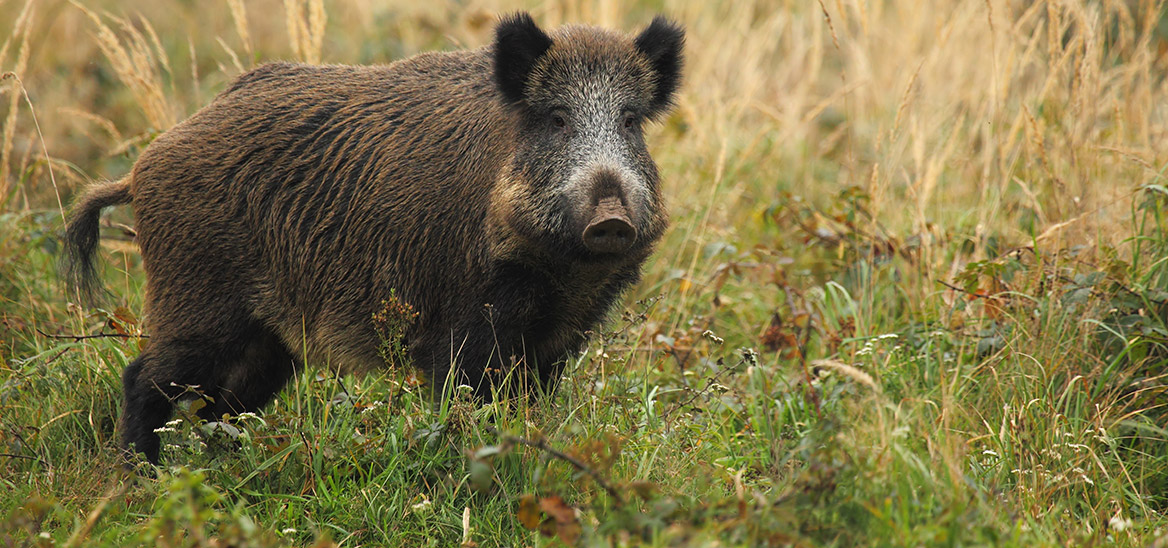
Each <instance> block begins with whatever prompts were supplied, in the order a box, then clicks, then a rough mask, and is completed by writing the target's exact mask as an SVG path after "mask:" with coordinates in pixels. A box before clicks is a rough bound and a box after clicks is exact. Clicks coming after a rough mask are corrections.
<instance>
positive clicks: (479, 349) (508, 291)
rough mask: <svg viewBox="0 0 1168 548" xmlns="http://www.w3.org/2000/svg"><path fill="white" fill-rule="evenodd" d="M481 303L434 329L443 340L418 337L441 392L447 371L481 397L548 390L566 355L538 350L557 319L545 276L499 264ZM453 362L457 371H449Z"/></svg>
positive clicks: (420, 353)
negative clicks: (497, 392) (551, 311)
mask: <svg viewBox="0 0 1168 548" xmlns="http://www.w3.org/2000/svg"><path fill="white" fill-rule="evenodd" d="M491 278H492V281H491V283H489V284H488V285H487V290H486V291H485V292H484V293H482V294H481V295H480V297H479V299H477V302H478V303H479V304H478V306H477V307H475V308H471V309H469V310H466V311H465V312H463V313H462V314H461V315H460V317H459V318H458V319H457V321H456V323H455V325H454V326H452V328H449V329H440V330H436V331H437V332H438V333H435V335H436V336H437V337H440V338H441V340H427V341H418V342H419V343H421V344H419V345H418V346H416V347H415V348H416V350H417V351H416V352H415V353H414V356H415V358H421V360H423V361H424V362H425V363H421V364H418V365H420V366H421V367H422V368H423V369H424V370H426V371H427V373H429V374H430V379H431V382H432V383H434V385H435V388H436V389H437V390H439V391H441V390H442V389H443V388H442V387H443V386H444V385H445V383H446V381H447V380H448V376H453V379H452V380H453V383H452V384H453V385H454V386H457V385H461V384H465V385H469V386H471V387H472V388H474V393H475V397H476V398H477V399H479V400H480V401H489V400H491V399H492V396H493V390H502V391H503V393H504V394H507V395H514V394H520V393H531V392H533V391H536V390H545V391H546V390H550V389H551V383H552V380H553V379H555V378H558V372H559V367H558V365H557V364H558V363H559V362H561V361H562V356H560V355H556V354H554V353H546V352H540V351H539V349H541V348H545V347H546V345H545V344H542V343H544V339H545V338H546V337H547V333H549V332H550V330H551V329H552V326H551V324H552V323H554V321H553V320H552V318H549V317H548V315H547V310H549V307H554V305H553V304H552V302H553V301H552V300H551V299H550V298H549V297H550V296H549V294H548V293H549V292H548V291H547V289H546V288H547V287H548V285H547V283H546V280H542V279H540V278H541V277H540V276H538V275H537V274H534V273H533V272H531V271H530V270H527V269H525V268H522V267H511V268H505V269H499V270H497V271H496V273H495V275H494V276H492V277H491ZM451 367H453V371H454V372H455V373H454V374H453V375H450V373H449V372H450V371H451Z"/></svg>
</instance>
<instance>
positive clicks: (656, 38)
mask: <svg viewBox="0 0 1168 548" xmlns="http://www.w3.org/2000/svg"><path fill="white" fill-rule="evenodd" d="M635 43H636V44H637V49H638V50H640V51H641V53H642V54H643V55H644V56H645V57H646V58H648V59H649V64H650V65H651V66H652V67H653V72H655V73H656V79H655V83H656V85H657V89H656V90H654V92H653V100H652V102H651V103H650V104H649V108H650V112H649V116H650V117H652V116H656V115H658V114H660V113H662V112H664V111H665V110H666V109H668V108H669V107H670V105H672V104H673V94H674V92H676V91H677V87H678V86H679V85H681V48H682V45H683V44H685V31H684V30H682V28H681V26H680V25H678V24H677V23H674V22H672V21H670V20H668V19H666V18H665V17H662V16H660V15H658V16H657V17H654V18H653V22H652V23H650V24H649V26H648V27H647V28H645V30H643V31H641V34H639V35H638V36H637V39H636V41H635Z"/></svg>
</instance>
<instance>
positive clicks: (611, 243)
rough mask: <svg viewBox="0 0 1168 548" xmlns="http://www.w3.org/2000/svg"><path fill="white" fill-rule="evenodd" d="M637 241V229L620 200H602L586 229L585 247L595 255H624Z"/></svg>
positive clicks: (612, 198) (610, 198)
mask: <svg viewBox="0 0 1168 548" xmlns="http://www.w3.org/2000/svg"><path fill="white" fill-rule="evenodd" d="M635 241H637V229H636V228H634V227H633V223H632V222H631V221H630V220H629V212H628V210H626V209H625V206H624V204H622V203H621V201H620V199H619V198H615V197H609V198H604V199H602V200H600V202H599V203H597V204H596V208H595V209H594V210H593V213H592V220H590V221H588V226H587V227H586V228H584V247H587V248H588V250H589V251H591V252H593V253H605V254H615V253H624V252H625V251H628V249H629V248H630V247H632V246H633V242H635Z"/></svg>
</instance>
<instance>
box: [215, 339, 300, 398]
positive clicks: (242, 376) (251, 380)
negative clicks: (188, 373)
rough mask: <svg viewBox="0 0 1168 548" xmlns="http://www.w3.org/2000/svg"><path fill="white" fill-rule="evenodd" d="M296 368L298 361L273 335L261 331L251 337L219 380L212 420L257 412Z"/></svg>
mask: <svg viewBox="0 0 1168 548" xmlns="http://www.w3.org/2000/svg"><path fill="white" fill-rule="evenodd" d="M298 367H299V362H297V361H296V359H295V358H294V357H293V356H292V354H291V353H290V352H288V350H287V348H286V347H285V346H284V343H282V342H281V341H280V339H279V338H278V337H277V336H276V335H275V334H273V333H270V332H265V333H263V334H262V335H259V336H257V337H255V338H253V339H252V340H251V342H249V343H248V345H247V347H246V348H245V349H244V351H243V353H242V354H241V355H240V357H239V361H238V362H236V363H233V364H232V365H231V367H230V370H229V371H228V372H227V374H226V375H225V376H224V378H223V379H222V380H221V384H220V386H219V389H218V393H219V397H218V398H217V400H216V402H215V405H214V406H213V414H214V417H215V418H216V419H217V418H218V417H222V416H223V415H224V414H229V415H238V414H240V413H245V412H254V411H259V409H260V408H261V407H263V406H264V404H266V403H268V402H269V401H270V400H271V399H272V397H273V396H275V395H276V394H277V393H279V392H280V389H281V388H283V387H284V385H285V384H286V383H287V382H288V379H290V378H291V377H292V375H293V374H294V373H295V372H296V369H298Z"/></svg>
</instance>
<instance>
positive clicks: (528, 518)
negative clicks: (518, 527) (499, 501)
mask: <svg viewBox="0 0 1168 548" xmlns="http://www.w3.org/2000/svg"><path fill="white" fill-rule="evenodd" d="M515 517H517V518H519V523H521V524H523V526H524V527H526V528H528V529H531V530H535V529H536V528H537V527H539V504H538V503H536V500H535V495H532V494H530V493H529V494H526V495H523V496H521V497H519V509H518V510H516V511H515Z"/></svg>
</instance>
